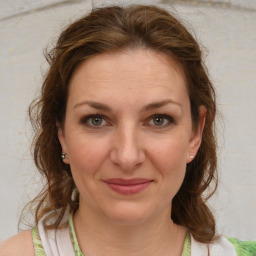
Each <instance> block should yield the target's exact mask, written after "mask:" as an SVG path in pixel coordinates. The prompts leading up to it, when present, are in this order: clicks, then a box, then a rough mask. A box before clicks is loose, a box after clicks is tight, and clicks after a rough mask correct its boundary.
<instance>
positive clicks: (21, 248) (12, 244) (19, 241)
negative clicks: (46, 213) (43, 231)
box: [0, 230, 35, 256]
mask: <svg viewBox="0 0 256 256" xmlns="http://www.w3.org/2000/svg"><path fill="white" fill-rule="evenodd" d="M7 255H8V256H16V255H19V256H25V255H26V256H34V255H35V254H34V246H33V239H32V231H31V230H25V231H22V232H20V233H19V234H17V235H15V236H13V237H11V238H9V239H8V240H6V241H5V242H3V243H1V244H0V256H7Z"/></svg>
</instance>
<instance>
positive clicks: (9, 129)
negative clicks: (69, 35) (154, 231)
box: [0, 0, 256, 241]
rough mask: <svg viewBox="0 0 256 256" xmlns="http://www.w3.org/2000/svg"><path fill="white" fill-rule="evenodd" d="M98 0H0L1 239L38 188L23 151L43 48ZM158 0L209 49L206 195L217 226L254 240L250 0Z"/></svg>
mask: <svg viewBox="0 0 256 256" xmlns="http://www.w3.org/2000/svg"><path fill="white" fill-rule="evenodd" d="M102 2H103V1H98V0H97V1H96V0H94V1H89V0H87V1H85V0H84V1H83V0H80V1H79V0H77V1H76V0H73V1H72V0H69V1H61V0H43V1H42V0H40V1H39V0H9V1H5V0H0V6H1V8H0V56H1V58H0V131H1V133H0V157H1V158H0V159H1V161H0V202H1V206H0V227H1V228H0V241H1V240H3V239H6V238H7V237H9V236H11V235H13V234H15V233H16V232H17V221H18V216H19V213H20V210H21V209H22V207H23V206H24V204H25V202H27V201H28V199H29V198H32V197H33V195H34V194H35V191H38V189H39V188H40V185H39V183H38V181H37V176H36V174H35V167H34V165H33V162H32V158H31V155H30V151H29V144H30V141H31V128H30V124H29V120H28V118H27V107H28V104H29V102H30V101H31V100H32V99H33V98H34V97H35V95H37V93H38V90H39V87H40V83H41V81H42V73H43V72H44V70H45V68H46V63H45V61H44V58H43V54H42V49H43V48H45V47H46V46H47V45H49V44H50V43H51V42H53V41H54V40H55V39H56V37H57V35H58V34H59V31H60V30H61V28H63V27H64V26H65V25H66V24H67V23H69V22H70V21H71V20H73V19H75V18H77V17H79V16H80V15H82V14H83V13H84V12H85V11H86V10H88V9H89V8H91V4H93V5H101V3H102ZM105 2H107V3H111V2H114V1H105ZM117 2H122V3H125V4H127V3H138V2H139V3H145V2H147V3H154V2H156V1H129V0H126V1H115V3H117ZM163 3H164V4H165V6H166V8H169V9H170V10H172V11H174V12H176V11H177V12H178V13H179V16H180V17H181V18H184V19H185V20H186V21H187V22H186V24H187V26H188V27H193V28H194V31H195V33H196V34H197V38H198V40H199V41H200V42H202V44H203V45H204V46H205V47H206V48H207V49H208V53H207V52H205V54H206V55H207V57H206V62H207V65H208V67H209V72H210V74H211V77H212V79H213V81H214V84H215V86H216V88H217V96H218V102H219V109H220V111H221V112H222V114H223V119H222V121H220V122H219V125H218V126H219V127H220V129H219V143H220V148H219V159H220V178H221V181H220V187H219V190H218V193H217V194H216V196H215V197H214V198H213V199H212V200H211V205H212V207H213V208H214V209H215V210H214V211H215V214H216V217H217V221H218V229H219V231H220V232H224V233H225V234H226V235H229V236H235V237H238V238H241V239H254V240H256V224H255V212H256V203H255V202H256V200H255V195H256V170H255V166H256V157H255V152H256V146H255V145H256V118H255V116H256V101H255V96H256V85H255V83H256V72H255V66H256V47H255V42H256V1H253V0H247V1H243V0H226V1H221V2H220V1H214V0H212V1H208V0H202V1H171V0H169V1H168V0H165V1H162V4H163ZM171 6H172V7H171ZM173 8H174V9H173Z"/></svg>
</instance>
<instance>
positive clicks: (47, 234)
mask: <svg viewBox="0 0 256 256" xmlns="http://www.w3.org/2000/svg"><path fill="white" fill-rule="evenodd" d="M38 232H39V235H40V238H41V241H42V245H43V248H44V251H45V254H46V255H47V256H64V255H68V256H75V252H74V249H73V245H72V242H71V239H70V234H69V228H68V226H67V227H65V228H62V229H58V230H57V231H56V230H54V229H53V230H45V228H44V225H43V223H42V221H40V222H39V223H38Z"/></svg>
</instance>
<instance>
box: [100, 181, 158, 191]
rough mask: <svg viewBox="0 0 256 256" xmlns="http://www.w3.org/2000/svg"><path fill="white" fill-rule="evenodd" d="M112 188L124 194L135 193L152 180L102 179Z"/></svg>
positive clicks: (144, 187)
mask: <svg viewBox="0 0 256 256" xmlns="http://www.w3.org/2000/svg"><path fill="white" fill-rule="evenodd" d="M103 181H104V182H105V183H106V184H107V185H108V186H109V187H110V188H111V189H112V190H114V191H116V192H118V193H120V194H124V195H131V194H137V193H139V192H141V191H142V190H144V189H146V188H147V187H148V186H149V185H150V184H151V182H153V180H149V179H143V178H137V179H128V180H127V179H120V178H117V179H107V180H103Z"/></svg>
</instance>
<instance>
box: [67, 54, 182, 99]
mask: <svg viewBox="0 0 256 256" xmlns="http://www.w3.org/2000/svg"><path fill="white" fill-rule="evenodd" d="M110 92H111V95H112V96H113V97H114V96H118V97H121V96H122V95H123V96H126V98H128V96H131V97H137V96H143V98H145V97H150V98H154V96H155V97H162V96H164V95H167V94H169V95H172V97H174V98H175V97H176V98H177V99H176V100H182V98H184V97H187V89H186V81H185V75H184V72H183V70H182V67H181V66H180V65H179V64H178V63H177V62H176V61H175V60H174V59H172V58H171V57H169V56H167V55H165V54H163V53H159V52H155V51H152V50H148V49H138V50H127V51H123V52H118V53H104V54H99V55H96V56H93V57H91V58H89V59H88V60H86V61H85V62H83V63H82V64H81V65H80V66H79V67H78V68H77V69H76V70H75V72H74V74H73V76H72V78H71V81H70V91H69V93H70V95H69V96H70V98H71V100H72V101H73V100H75V101H79V100H83V98H84V97H94V98H95V97H96V98H97V97H103V96H104V95H105V96H106V95H107V94H108V97H109V96H110V95H109V93H110ZM101 94H102V95H101ZM161 95H162V96H161Z"/></svg>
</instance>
